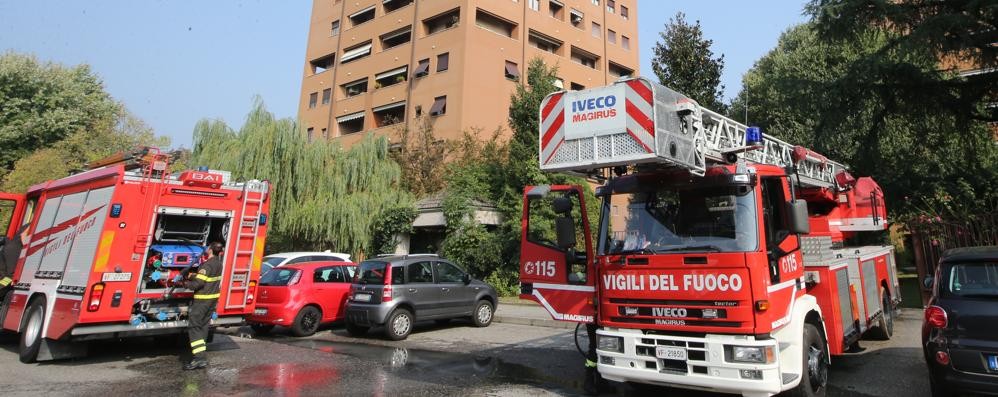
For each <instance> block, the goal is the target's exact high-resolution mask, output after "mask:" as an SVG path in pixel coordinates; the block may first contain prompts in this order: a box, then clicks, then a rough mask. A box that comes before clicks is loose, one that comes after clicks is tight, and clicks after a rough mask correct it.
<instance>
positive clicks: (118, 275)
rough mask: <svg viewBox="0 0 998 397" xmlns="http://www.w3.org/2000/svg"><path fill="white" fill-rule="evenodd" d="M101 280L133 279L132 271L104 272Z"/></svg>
mask: <svg viewBox="0 0 998 397" xmlns="http://www.w3.org/2000/svg"><path fill="white" fill-rule="evenodd" d="M101 281H103V282H113V281H132V273H104V275H102V276H101Z"/></svg>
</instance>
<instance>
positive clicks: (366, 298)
mask: <svg viewBox="0 0 998 397" xmlns="http://www.w3.org/2000/svg"><path fill="white" fill-rule="evenodd" d="M353 300H355V301H357V302H370V301H371V294H356V295H354V296H353Z"/></svg>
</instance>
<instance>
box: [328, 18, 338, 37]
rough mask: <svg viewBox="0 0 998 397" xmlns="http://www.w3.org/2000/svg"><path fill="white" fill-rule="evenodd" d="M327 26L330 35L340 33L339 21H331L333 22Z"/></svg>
mask: <svg viewBox="0 0 998 397" xmlns="http://www.w3.org/2000/svg"><path fill="white" fill-rule="evenodd" d="M329 27H330V29H329V35H330V36H336V35H338V34H340V21H333V23H331V24H329Z"/></svg>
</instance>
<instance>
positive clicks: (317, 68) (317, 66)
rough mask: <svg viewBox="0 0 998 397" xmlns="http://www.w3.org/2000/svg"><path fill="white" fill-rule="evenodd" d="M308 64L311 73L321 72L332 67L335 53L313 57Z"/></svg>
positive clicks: (334, 62) (334, 61)
mask: <svg viewBox="0 0 998 397" xmlns="http://www.w3.org/2000/svg"><path fill="white" fill-rule="evenodd" d="M309 64H310V65H311V67H312V74H317V73H322V72H325V71H327V70H329V69H332V68H333V65H335V64H336V54H329V55H326V56H324V57H322V58H316V59H313V60H312V61H311V62H309Z"/></svg>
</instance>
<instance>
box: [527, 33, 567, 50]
mask: <svg viewBox="0 0 998 397" xmlns="http://www.w3.org/2000/svg"><path fill="white" fill-rule="evenodd" d="M527 43H529V44H530V45H532V46H534V47H536V48H537V49H539V50H541V51H547V52H550V53H552V54H557V53H558V52H559V50H561V45H562V41H561V40H558V39H555V38H553V37H550V36H547V35H545V34H542V33H539V32H537V31H535V30H530V31H529V32H528V33H527Z"/></svg>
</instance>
